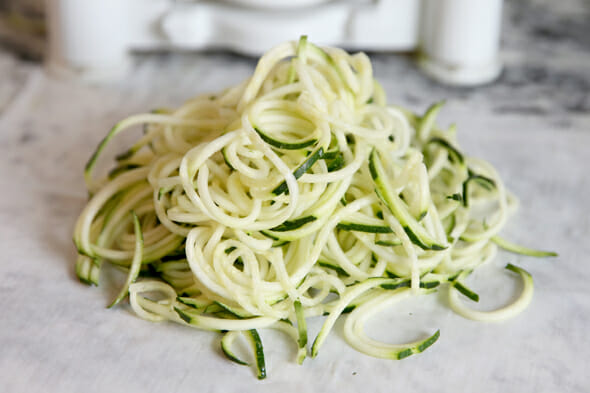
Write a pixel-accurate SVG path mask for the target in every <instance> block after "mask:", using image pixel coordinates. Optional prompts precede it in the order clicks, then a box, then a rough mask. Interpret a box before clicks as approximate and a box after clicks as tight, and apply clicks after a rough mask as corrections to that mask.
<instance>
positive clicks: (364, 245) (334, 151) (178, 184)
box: [74, 37, 553, 378]
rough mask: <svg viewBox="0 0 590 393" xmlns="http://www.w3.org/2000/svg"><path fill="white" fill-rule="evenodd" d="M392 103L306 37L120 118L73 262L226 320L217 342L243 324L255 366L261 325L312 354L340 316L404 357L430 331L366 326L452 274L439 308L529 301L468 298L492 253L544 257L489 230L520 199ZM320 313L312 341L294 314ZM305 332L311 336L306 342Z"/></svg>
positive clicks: (157, 298)
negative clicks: (218, 81)
mask: <svg viewBox="0 0 590 393" xmlns="http://www.w3.org/2000/svg"><path fill="white" fill-rule="evenodd" d="M440 108H441V104H440V103H439V104H435V105H433V106H432V107H431V108H430V109H428V111H427V112H426V113H425V114H424V115H423V116H418V115H416V114H413V113H411V112H409V111H407V110H405V109H402V108H399V107H395V106H391V105H387V103H386V98H385V94H384V92H383V90H382V88H381V87H380V86H379V84H378V83H377V82H376V81H375V79H374V78H373V74H372V67H371V63H370V60H369V58H368V57H367V56H366V55H365V54H363V53H357V54H354V55H350V54H348V53H346V52H345V51H343V50H340V49H336V48H320V47H318V46H316V45H314V44H312V43H310V42H308V41H307V39H306V38H305V37H302V38H301V39H300V40H299V42H288V43H284V44H281V45H279V46H277V47H275V48H274V49H272V50H271V51H269V52H268V53H267V54H266V55H264V56H263V57H262V58H261V59H260V61H259V63H258V65H257V67H256V70H255V72H254V74H253V75H252V77H251V78H249V79H248V80H246V81H244V82H243V83H241V84H239V85H237V86H235V87H232V88H229V89H227V90H225V91H223V92H222V93H220V94H217V95H202V96H199V97H196V98H194V99H192V100H190V101H188V102H187V103H185V104H184V105H183V106H181V107H180V108H178V109H176V110H167V109H159V110H156V111H153V112H152V113H148V114H141V115H137V116H131V117H129V118H127V119H125V120H123V121H121V122H120V123H118V124H117V125H116V126H115V127H114V128H113V129H112V130H111V132H110V133H109V134H108V135H107V136H106V138H105V139H104V140H103V141H102V142H101V143H100V145H99V146H98V148H97V150H96V152H95V154H94V155H93V156H92V157H91V159H90V161H89V162H88V164H87V166H86V171H85V178H86V181H87V186H88V189H89V192H90V195H91V197H90V200H89V202H88V204H87V205H86V206H85V208H84V210H83V212H82V213H81V215H80V217H79V219H78V221H77V224H76V227H75V232H74V242H75V244H76V246H77V248H78V251H79V257H78V259H77V263H76V272H77V274H78V276H79V278H80V279H81V280H82V281H84V282H86V283H89V284H95V285H98V281H99V273H100V268H101V265H102V264H103V263H104V262H105V261H108V262H110V263H111V264H113V265H115V266H117V267H120V268H121V269H124V270H125V271H127V272H128V276H127V281H126V283H125V284H124V286H123V288H122V289H121V292H120V293H119V295H118V296H117V297H116V298H115V300H114V301H113V303H112V304H111V306H114V305H115V304H117V303H119V302H120V301H121V300H122V299H124V298H125V297H126V296H127V294H129V302H130V305H131V307H132V309H133V310H134V311H135V313H137V315H139V316H140V317H142V318H144V319H147V320H149V321H164V320H170V321H174V322H178V323H181V324H184V325H188V326H193V327H196V328H199V329H205V330H213V331H220V332H223V338H222V340H221V345H222V348H223V351H224V353H225V354H226V355H227V356H228V357H230V358H231V359H232V360H234V361H236V362H238V363H246V362H245V361H244V360H243V359H241V358H240V357H239V356H238V355H236V353H235V352H234V351H233V350H232V343H233V342H234V340H235V339H236V338H239V337H240V336H243V337H244V338H245V339H246V340H249V342H250V343H251V344H252V348H253V351H254V357H253V358H254V359H255V365H256V367H257V370H258V376H259V377H260V378H263V377H264V376H265V366H264V353H263V347H262V342H261V339H260V336H259V335H258V331H257V329H262V328H274V329H279V330H281V331H283V332H285V333H286V334H287V335H288V336H290V337H291V338H292V339H293V340H294V342H295V343H296V344H297V346H298V348H299V351H298V361H299V362H302V361H303V359H304V358H305V357H306V356H307V355H308V354H311V356H316V355H317V353H318V350H319V349H320V347H321V346H322V343H323V342H324V341H325V339H326V337H327V336H328V334H329V332H330V331H331V329H332V327H333V326H334V324H335V322H336V320H337V319H338V318H339V317H340V316H343V315H344V314H347V315H346V321H345V324H344V338H345V339H346V341H347V342H348V343H349V344H350V345H351V346H353V347H354V348H356V349H357V350H358V351H360V352H363V353H366V354H368V355H371V356H376V357H382V358H392V359H401V358H404V357H407V356H409V355H412V354H414V353H418V352H422V351H423V350H424V349H426V348H427V347H428V346H430V345H431V344H432V343H434V342H435V341H436V340H437V338H438V337H439V332H438V331H437V332H434V333H433V334H432V335H431V336H430V337H425V338H424V339H422V340H419V341H417V342H412V343H406V344H401V345H393V344H386V343H382V342H377V341H375V340H372V339H370V338H369V337H367V335H366V334H365V333H364V330H363V326H364V324H365V322H366V320H367V319H368V318H370V317H371V316H372V315H374V314H375V313H376V312H378V311H379V310H382V309H383V308H384V307H388V306H389V305H390V304H391V303H392V302H395V301H399V300H401V299H403V298H405V297H409V296H417V295H424V294H428V293H432V292H434V291H436V290H437V289H439V288H441V287H443V286H447V287H449V290H448V291H449V299H450V305H451V307H452V308H453V309H454V310H455V311H456V312H458V313H459V314H461V315H463V316H465V317H467V318H472V319H476V320H500V319H504V318H508V317H511V316H513V315H515V314H517V313H519V312H520V311H522V310H523V309H524V308H525V307H526V306H527V305H528V303H529V302H530V299H531V296H532V293H533V286H532V279H531V277H530V275H529V274H528V273H527V272H525V271H524V270H522V269H520V268H518V267H516V266H513V265H510V264H509V265H508V266H507V268H508V269H510V270H512V271H514V272H515V273H517V274H519V275H520V276H521V277H522V279H523V280H524V287H523V291H522V294H521V295H520V297H519V298H518V299H517V300H516V301H515V302H514V303H513V304H511V305H509V306H506V307H504V308H502V309H499V310H495V311H491V312H481V311H475V310H471V309H470V308H469V307H468V306H467V305H466V304H465V302H464V301H463V300H461V299H460V298H459V294H463V295H465V296H467V297H469V298H471V299H472V300H477V298H478V297H477V294H476V293H475V292H473V291H472V290H470V289H469V288H468V287H467V286H466V285H465V284H464V279H465V277H466V276H467V275H469V274H470V273H471V271H473V269H475V268H476V267H477V266H479V265H481V264H483V263H485V262H486V261H489V260H490V259H492V258H493V257H494V255H495V254H496V250H497V247H498V245H499V246H501V247H504V248H507V249H509V250H511V251H516V252H521V253H524V254H529V255H537V256H547V255H553V254H552V253H544V252H536V251H534V250H530V249H526V248H523V247H519V246H516V245H514V244H511V243H509V242H507V241H506V240H503V239H502V238H500V237H498V235H497V234H498V232H499V231H500V229H501V228H502V227H503V225H504V224H505V222H506V220H507V217H508V215H509V213H510V212H511V211H512V210H513V208H514V207H515V199H514V198H513V197H512V196H511V195H510V194H509V193H508V192H507V191H506V189H505V188H504V185H503V184H502V180H501V179H500V177H499V176H498V174H497V172H496V171H495V169H494V168H493V167H492V166H491V165H490V164H488V163H487V162H485V161H483V160H481V159H477V158H473V157H468V156H466V155H464V154H463V153H462V152H461V151H460V150H459V147H458V144H457V140H456V135H455V128H454V127H451V128H449V129H447V130H445V129H441V128H439V127H438V126H437V125H436V124H435V118H436V115H437V112H438V111H439V110H440ZM137 125H143V127H144V128H143V130H144V133H143V136H141V138H139V139H138V140H137V142H136V143H135V144H134V145H133V146H131V148H130V149H129V150H128V151H126V152H125V153H124V154H121V155H119V156H117V158H116V163H117V164H116V166H115V167H114V169H112V170H111V171H110V172H109V174H108V175H106V176H105V177H104V178H102V179H100V180H96V179H95V177H96V176H95V175H94V171H95V166H96V163H97V160H98V159H99V158H100V156H101V154H102V153H103V151H104V148H105V146H106V145H107V144H108V143H109V142H110V141H111V140H112V138H113V137H115V136H116V135H117V134H119V133H121V132H123V131H125V130H132V129H135V128H136V127H134V126H137ZM316 316H326V317H325V320H324V322H323V326H322V328H321V330H320V331H319V334H318V335H317V336H316V338H315V340H314V341H313V343H312V344H311V345H308V343H307V328H306V319H308V318H312V317H316ZM308 347H309V348H308Z"/></svg>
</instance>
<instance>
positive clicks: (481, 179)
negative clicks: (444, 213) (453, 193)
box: [463, 171, 496, 207]
mask: <svg viewBox="0 0 590 393" xmlns="http://www.w3.org/2000/svg"><path fill="white" fill-rule="evenodd" d="M474 181H475V182H477V183H478V184H480V185H481V186H482V187H484V188H485V189H486V190H488V191H489V190H491V189H493V188H495V187H496V183H495V182H494V181H493V180H492V179H490V178H489V177H486V176H483V175H478V174H476V173H473V172H471V171H470V173H469V176H468V177H467V180H465V181H464V182H463V206H465V207H467V206H469V184H470V183H471V182H474Z"/></svg>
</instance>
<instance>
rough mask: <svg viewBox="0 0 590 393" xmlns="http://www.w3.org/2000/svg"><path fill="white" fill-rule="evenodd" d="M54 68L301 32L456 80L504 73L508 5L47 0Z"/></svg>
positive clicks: (77, 70)
mask: <svg viewBox="0 0 590 393" xmlns="http://www.w3.org/2000/svg"><path fill="white" fill-rule="evenodd" d="M46 1H47V3H46V12H47V16H48V23H49V53H48V55H49V60H48V65H49V68H50V69H51V70H53V71H55V72H58V73H62V74H63V73H67V74H76V75H79V76H81V77H84V78H90V79H97V78H98V79H103V78H109V77H112V76H114V75H117V74H119V75H120V74H121V73H122V72H124V71H125V69H126V68H125V65H126V64H128V63H129V58H130V54H131V53H132V52H133V51H143V50H162V49H165V50H203V49H211V48H222V49H230V50H233V51H236V52H239V53H244V54H249V55H260V54H261V53H262V52H264V51H266V50H268V49H269V48H270V47H272V46H273V45H276V44H278V43H279V42H282V41H285V40H296V39H298V37H299V36H300V35H302V34H305V35H308V37H309V39H310V40H311V41H313V42H315V43H318V44H322V45H335V46H340V47H344V48H346V49H349V50H370V51H386V52H390V51H396V52H397V51H404V52H407V51H414V52H417V53H418V56H416V58H417V59H418V60H417V61H418V64H419V65H420V67H421V68H422V69H423V70H424V71H425V72H426V73H428V74H429V75H431V76H433V77H434V78H436V79H438V80H440V81H442V82H445V83H450V84H458V85H474V84H481V83H486V82H489V81H491V80H493V79H495V78H496V77H497V76H498V74H499V73H500V70H501V62H500V59H499V41H500V30H501V28H500V26H501V11H502V0H225V1H219V0H218V1H215V0H94V1H89V0H86V1H83V0H46Z"/></svg>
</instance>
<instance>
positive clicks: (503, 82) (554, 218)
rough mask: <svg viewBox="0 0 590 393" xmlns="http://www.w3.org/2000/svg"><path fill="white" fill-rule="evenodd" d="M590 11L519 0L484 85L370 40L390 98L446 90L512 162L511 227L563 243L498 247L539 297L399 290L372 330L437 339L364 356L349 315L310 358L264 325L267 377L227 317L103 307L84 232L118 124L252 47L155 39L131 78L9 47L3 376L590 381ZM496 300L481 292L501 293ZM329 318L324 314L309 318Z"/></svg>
mask: <svg viewBox="0 0 590 393" xmlns="http://www.w3.org/2000/svg"><path fill="white" fill-rule="evenodd" d="M557 3H559V5H557ZM589 21H590V3H589V2H588V1H586V0H578V1H576V0H568V1H560V2H554V1H551V0H527V1H516V0H512V1H508V2H507V3H506V7H505V18H504V32H503V56H504V58H505V70H504V72H503V74H502V75H501V77H500V79H499V80H498V81H496V82H495V83H493V84H490V85H488V86H482V87H478V88H449V87H446V86H442V85H439V84H437V83H434V82H432V81H430V80H428V79H427V78H426V77H424V76H423V75H422V74H421V73H420V72H418V71H417V70H416V68H415V67H414V64H413V62H412V60H411V59H410V58H408V57H404V56H400V55H387V54H373V55H372V59H373V61H374V67H375V74H376V76H377V78H378V79H379V80H380V81H381V82H382V84H383V85H384V87H385V89H386V91H387V93H388V96H389V98H390V101H391V102H396V103H399V104H402V105H405V106H409V107H411V108H413V109H416V110H420V111H422V110H424V109H425V108H426V107H427V106H428V105H429V104H430V103H431V102H433V101H436V100H440V99H446V100H447V105H446V106H445V109H444V110H443V113H442V115H441V123H443V124H449V123H450V122H455V123H457V124H458V129H459V141H460V143H461V145H462V147H463V149H464V150H465V151H467V152H469V153H470V154H472V155H476V156H480V157H483V158H486V159H487V160H489V161H491V162H492V163H493V164H494V165H495V166H496V167H497V168H498V170H499V172H500V173H501V175H502V177H503V178H504V180H505V183H506V185H507V187H509V188H510V189H511V190H512V191H513V192H514V193H515V194H516V195H517V196H518V197H519V198H520V200H521V206H520V208H519V210H518V212H517V214H516V215H515V216H514V217H513V219H512V220H511V221H510V222H509V224H508V225H507V226H506V228H505V231H504V234H505V235H506V237H509V238H511V239H513V240H514V241H517V242H520V243H523V244H527V245H530V246H533V247H540V248H549V249H554V250H556V251H558V252H559V254H560V256H559V257H558V258H555V259H551V260H537V259H532V258H525V257H519V256H513V255H509V254H505V253H501V254H500V255H499V256H498V258H497V261H496V262H495V264H494V266H492V267H491V268H493V267H498V266H502V265H503V264H505V263H506V262H507V261H510V262H513V263H516V264H518V265H521V266H523V267H525V268H526V269H528V270H529V271H530V272H531V273H532V274H533V277H534V279H535V283H536V293H535V297H534V300H533V303H532V304H531V306H530V307H529V308H528V309H527V311H526V312H525V313H524V314H522V315H520V316H519V317H517V318H515V319H513V320H511V321H508V322H506V323H501V324H481V323H474V322H470V321H466V320H463V319H461V318H460V317H458V316H456V315H454V314H453V313H451V312H450V311H448V310H447V309H446V308H445V307H444V304H445V302H446V301H445V300H444V298H443V297H439V298H436V297H434V298H432V299H431V300H429V302H430V303H428V302H427V303H428V304H421V303H420V302H409V303H407V304H403V305H400V307H399V308H397V309H395V310H392V311H391V312H390V313H386V315H383V316H382V317H380V318H381V320H380V322H379V323H375V324H371V326H370V329H371V333H373V334H374V335H375V337H379V338H381V339H385V340H390V341H392V342H394V341H396V340H406V339H413V338H416V337H417V336H419V335H423V334H425V333H426V332H429V331H432V330H433V329H435V328H440V329H441V339H440V340H439V342H437V343H436V345H435V346H434V347H432V348H431V349H429V350H428V351H427V352H426V353H424V354H423V355H421V356H413V357H411V358H408V359H407V360H404V361H402V362H389V361H383V360H376V359H372V358H368V357H366V356H363V355H358V354H357V353H356V352H354V351H353V350H352V349H350V348H349V347H348V346H347V345H346V344H345V343H344V342H343V339H342V336H341V333H340V331H341V330H340V328H337V329H336V332H335V334H334V335H332V336H331V337H330V339H329V340H328V341H327V342H326V345H325V346H324V348H323V349H322V352H321V354H320V356H319V357H318V358H316V359H313V360H307V361H306V362H305V363H304V365H303V366H298V365H296V364H295V362H294V361H293V356H294V349H293V348H292V347H291V346H287V347H282V346H283V345H285V344H286V342H285V341H284V340H283V339H282V337H280V336H278V335H272V334H267V335H265V336H263V339H264V340H265V343H266V344H267V345H266V347H267V358H268V371H269V378H268V379H267V380H266V381H263V382H259V381H256V380H255V378H254V376H253V374H252V372H251V370H250V369H248V368H244V367H238V366H236V365H233V364H230V363H228V362H227V361H226V360H225V359H224V358H223V357H222V356H221V355H220V352H219V350H218V347H217V338H216V336H215V335H213V334H210V333H203V332H195V331H192V330H190V329H186V328H183V327H180V326H176V325H172V324H150V323H147V322H145V321H142V320H140V319H138V318H136V317H135V316H133V315H132V314H131V313H130V311H129V310H128V309H127V307H125V306H123V307H119V308H118V309H115V310H106V309H105V308H104V305H105V304H106V303H107V300H108V299H109V298H111V296H112V295H113V293H115V291H116V290H117V289H116V288H114V287H113V285H112V284H111V285H110V286H109V284H108V282H106V283H105V285H104V286H103V287H101V288H99V289H96V288H86V287H85V286H83V285H82V284H80V283H78V282H77V280H76V278H75V276H74V273H73V264H74V260H75V250H74V247H73V245H72V242H71V230H72V226H73V223H74V220H75V219H76V216H77V214H78V213H79V211H80V210H81V208H82V206H83V204H84V202H85V198H86V192H85V189H84V185H83V179H82V168H83V166H84V163H85V162H86V159H87V158H88V157H89V155H90V154H91V152H92V151H93V149H94V146H95V145H96V143H97V142H98V141H99V140H100V139H101V138H102V137H103V136H104V134H105V133H106V131H107V130H108V129H109V128H110V126H111V125H113V124H114V123H115V122H116V121H118V120H120V119H122V118H124V117H125V116H127V115H129V114H132V113H136V112H141V111H145V110H148V109H151V108H153V107H157V106H161V105H165V106H175V105H178V104H180V103H182V102H183V101H184V100H185V99H187V98H190V97H191V96H193V95H196V94H198V93H201V92H206V91H217V90H219V89H221V88H223V87H226V86H229V85H232V84H234V83H236V82H239V81H241V80H242V79H244V78H245V77H247V76H248V75H249V74H250V73H251V71H252V69H253V67H254V64H255V62H254V60H253V59H246V58H242V57H239V56H235V55H231V54H224V53H209V54H176V55H169V54H157V55H142V56H139V57H137V58H136V66H135V68H134V70H133V72H132V73H131V74H130V75H129V76H128V77H127V78H126V79H125V80H124V81H121V82H119V83H112V84H109V85H103V86H88V85H84V84H81V83H77V82H73V81H59V80H54V79H52V78H50V77H48V76H47V75H45V74H44V71H43V68H42V67H41V66H40V65H38V64H35V63H31V62H28V61H25V60H20V59H18V58H16V57H14V56H13V55H12V54H11V53H9V52H7V51H4V50H2V49H0V187H1V188H2V191H3V192H2V196H1V197H0V222H1V223H2V225H1V227H0V250H1V252H0V309H1V310H2V317H0V348H1V349H0V380H1V381H2V383H1V385H2V389H0V390H2V391H6V392H44V391H54V392H62V393H67V392H79V391H84V392H105V391H113V392H135V391H142V392H161V391H166V392H188V391H191V392H193V391H204V392H214V391H220V392H221V391H223V392H246V391H260V392H276V391H284V392H295V391H298V392H300V391H327V392H332V391H341V392H348V391H350V392H352V391H361V390H363V391H375V392H380V391H407V392H417V393H420V392H435V391H436V392H440V391H448V392H451V391H452V392H473V391H478V392H516V391H519V392H520V391H522V392H586V391H588V385H587V381H588V376H587V369H588V367H587V364H586V362H587V359H588V358H590V340H589V339H588V333H587V332H588V327H589V326H590V290H589V289H588V282H590V265H589V255H590V241H589V240H588V239H590V203H588V201H589V195H590V175H589V174H588V173H589V170H590V113H589V112H590V40H589V39H588V37H590V23H589ZM492 270H493V269H492ZM481 277H483V275H482V276H481ZM475 278H476V279H477V276H476V277H475ZM105 281H108V280H105ZM475 283H476V285H477V286H478V289H480V288H481V289H480V295H482V299H484V298H486V297H484V296H483V295H485V294H489V295H492V294H493V292H494V291H495V290H496V289H497V288H498V287H499V286H502V285H508V287H509V288H512V289H513V290H514V291H517V290H518V282H517V281H510V279H509V278H507V277H506V276H499V277H497V278H496V279H494V280H492V281H490V282H486V281H483V280H482V281H479V282H478V281H475ZM506 296H508V295H506ZM506 296H505V297H504V298H498V299H496V298H494V297H493V296H489V297H487V299H495V300H494V301H495V302H498V301H499V302H502V301H509V297H506ZM494 301H492V300H490V303H487V304H486V303H485V302H484V300H482V302H484V306H486V305H487V306H489V307H493V306H494V305H497V304H498V303H494ZM392 326H393V327H392ZM318 328H319V324H318V323H316V322H313V321H311V322H310V329H311V330H312V331H313V332H315V331H317V329H318ZM287 345H289V344H287Z"/></svg>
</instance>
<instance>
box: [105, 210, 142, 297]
mask: <svg viewBox="0 0 590 393" xmlns="http://www.w3.org/2000/svg"><path fill="white" fill-rule="evenodd" d="M131 214H132V216H133V230H134V232H135V253H134V255H133V260H132V261H131V266H130V267H129V275H128V276H127V280H126V281H125V284H124V285H123V288H121V291H120V292H119V295H117V297H116V298H115V300H113V302H112V303H111V304H109V306H108V307H107V308H111V307H114V306H116V305H117V304H119V302H120V301H121V300H123V298H124V297H125V296H127V294H128V293H129V285H131V283H133V282H135V280H137V276H138V275H139V270H140V269H141V261H142V259H143V233H142V232H141V223H140V222H139V218H138V217H137V215H136V214H135V212H131Z"/></svg>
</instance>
